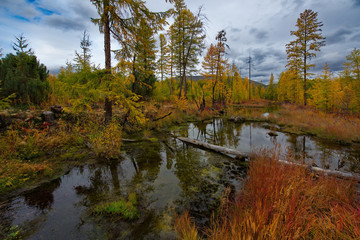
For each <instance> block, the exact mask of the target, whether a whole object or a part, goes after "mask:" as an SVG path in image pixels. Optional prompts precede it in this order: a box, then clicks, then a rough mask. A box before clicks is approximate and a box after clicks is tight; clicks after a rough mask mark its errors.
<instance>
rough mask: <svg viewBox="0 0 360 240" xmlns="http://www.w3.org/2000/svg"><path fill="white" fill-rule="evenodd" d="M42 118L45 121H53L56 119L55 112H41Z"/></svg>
mask: <svg viewBox="0 0 360 240" xmlns="http://www.w3.org/2000/svg"><path fill="white" fill-rule="evenodd" d="M41 118H42V120H43V121H44V122H48V123H52V122H53V121H54V120H55V114H54V113H53V112H51V111H45V112H42V113H41Z"/></svg>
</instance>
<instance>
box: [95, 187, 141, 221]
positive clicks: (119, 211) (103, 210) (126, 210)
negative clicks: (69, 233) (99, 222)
mask: <svg viewBox="0 0 360 240" xmlns="http://www.w3.org/2000/svg"><path fill="white" fill-rule="evenodd" d="M136 205H137V198H136V194H135V193H131V194H129V197H128V201H126V200H125V199H122V198H121V199H120V200H118V201H114V202H108V203H103V204H100V205H97V206H96V207H95V208H94V210H93V213H94V214H101V215H103V214H105V215H120V216H122V217H123V218H124V219H126V220H134V219H137V218H139V215H140V214H139V210H138V209H137V206H136Z"/></svg>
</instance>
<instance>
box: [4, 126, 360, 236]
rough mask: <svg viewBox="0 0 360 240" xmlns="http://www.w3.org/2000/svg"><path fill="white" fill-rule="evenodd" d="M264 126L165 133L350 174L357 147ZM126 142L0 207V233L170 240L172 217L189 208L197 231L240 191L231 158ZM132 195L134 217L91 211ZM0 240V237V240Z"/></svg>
mask: <svg viewBox="0 0 360 240" xmlns="http://www.w3.org/2000/svg"><path fill="white" fill-rule="evenodd" d="M269 127H270V128H273V129H275V128H276V126H269V125H267V124H264V123H232V122H229V121H226V120H223V119H214V120H211V121H208V122H197V123H188V124H184V125H181V126H177V127H174V128H173V129H172V131H171V133H172V134H174V135H177V136H183V137H190V138H195V139H198V140H201V141H205V142H209V143H213V144H217V145H222V146H226V147H229V148H233V149H237V150H239V151H242V152H245V153H250V152H251V151H255V150H256V149H258V148H261V147H262V148H264V147H267V148H269V149H272V148H275V147H278V148H280V151H281V153H282V154H284V155H285V154H288V153H293V154H294V155H296V156H298V157H299V158H302V159H304V161H308V162H314V163H315V164H317V165H318V166H320V167H323V168H331V169H340V170H343V171H348V170H355V171H357V170H358V165H359V161H360V149H359V146H356V145H354V146H340V145H335V144H332V143H328V142H325V141H320V140H318V139H313V138H311V137H308V136H298V135H291V134H285V133H281V132H276V131H274V130H273V131H271V132H273V133H276V134H270V135H269V132H270V130H269ZM156 137H157V138H158V141H144V142H138V143H127V144H125V145H124V146H123V158H122V159H121V160H119V161H107V162H100V163H97V164H89V165H85V166H82V167H75V168H73V169H72V170H71V171H69V172H68V173H66V174H65V175H64V176H62V177H60V178H58V179H56V180H54V181H52V182H49V183H46V184H43V185H41V186H40V187H38V188H36V189H34V190H32V191H29V192H26V193H23V194H21V195H19V196H17V197H14V198H11V199H7V200H6V201H4V202H2V203H0V221H1V223H0V225H1V227H2V229H7V228H9V227H10V226H16V227H17V229H20V232H21V236H22V238H23V239H175V234H174V230H173V217H174V215H175V214H177V213H182V212H183V211H185V210H189V212H190V214H191V216H193V217H194V219H195V221H196V223H197V224H198V225H199V226H202V225H204V224H205V225H206V224H208V222H209V217H210V214H211V212H212V211H213V210H215V209H216V208H217V207H218V205H219V200H220V198H221V195H222V193H223V191H224V190H225V189H226V188H229V189H230V190H231V192H232V193H233V192H235V191H236V190H237V189H239V188H241V186H242V184H243V182H244V179H245V177H246V168H245V167H244V166H243V164H242V163H241V162H239V161H238V160H234V159H232V158H230V157H227V156H223V155H219V154H216V153H213V152H209V151H205V150H201V149H198V148H196V147H192V146H188V145H185V144H183V143H182V142H180V141H178V140H176V139H174V138H172V137H171V136H170V134H168V135H158V136H156ZM134 192H135V193H136V194H137V196H138V199H139V205H140V212H141V217H140V219H138V220H136V221H133V222H126V221H123V220H122V219H121V218H117V217H104V216H96V215H93V214H92V213H91V209H92V208H93V207H94V206H96V205H98V204H100V203H104V202H107V201H113V200H116V199H119V198H120V197H126V196H127V195H128V194H129V193H134ZM0 237H3V238H4V237H5V236H0Z"/></svg>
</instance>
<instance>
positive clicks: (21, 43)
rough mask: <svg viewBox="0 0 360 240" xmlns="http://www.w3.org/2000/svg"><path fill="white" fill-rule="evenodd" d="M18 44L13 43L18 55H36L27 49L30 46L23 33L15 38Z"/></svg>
mask: <svg viewBox="0 0 360 240" xmlns="http://www.w3.org/2000/svg"><path fill="white" fill-rule="evenodd" d="M15 39H16V42H13V49H14V50H15V52H16V53H25V54H29V55H31V54H34V52H33V50H32V49H31V48H29V49H27V48H28V46H29V43H28V40H26V38H25V36H24V34H23V33H21V34H20V35H19V36H16V37H15Z"/></svg>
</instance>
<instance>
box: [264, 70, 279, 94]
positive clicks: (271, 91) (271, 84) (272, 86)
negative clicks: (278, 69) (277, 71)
mask: <svg viewBox="0 0 360 240" xmlns="http://www.w3.org/2000/svg"><path fill="white" fill-rule="evenodd" d="M266 98H267V99H269V100H276V98H277V96H276V88H275V84H274V75H273V74H272V73H271V75H270V82H269V86H268V87H267V88H266Z"/></svg>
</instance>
